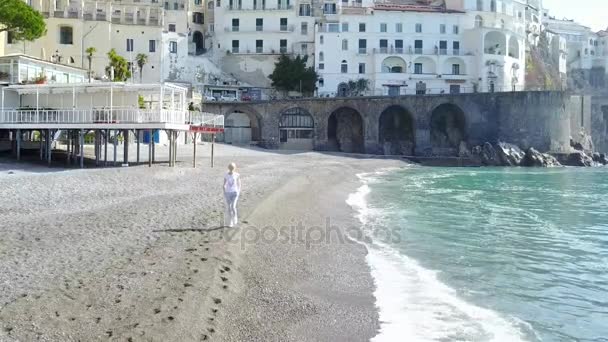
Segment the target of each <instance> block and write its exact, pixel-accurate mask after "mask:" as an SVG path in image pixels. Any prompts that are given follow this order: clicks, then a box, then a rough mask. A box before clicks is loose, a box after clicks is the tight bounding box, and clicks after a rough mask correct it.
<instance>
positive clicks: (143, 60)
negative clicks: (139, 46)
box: [135, 53, 148, 83]
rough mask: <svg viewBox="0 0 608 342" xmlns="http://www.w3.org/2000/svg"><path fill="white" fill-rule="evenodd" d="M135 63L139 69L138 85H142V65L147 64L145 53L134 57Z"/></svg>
mask: <svg viewBox="0 0 608 342" xmlns="http://www.w3.org/2000/svg"><path fill="white" fill-rule="evenodd" d="M135 61H136V62H137V66H138V67H139V83H142V82H141V80H142V77H143V76H144V65H146V63H148V55H146V54H145V53H138V54H137V56H135Z"/></svg>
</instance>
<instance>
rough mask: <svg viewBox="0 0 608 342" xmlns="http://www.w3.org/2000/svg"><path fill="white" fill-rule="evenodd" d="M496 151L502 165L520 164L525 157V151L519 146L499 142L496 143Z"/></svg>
mask: <svg viewBox="0 0 608 342" xmlns="http://www.w3.org/2000/svg"><path fill="white" fill-rule="evenodd" d="M496 153H497V155H498V158H499V160H500V165H503V166H520V165H521V164H522V161H523V160H524V158H525V157H526V153H525V152H524V151H522V150H521V149H520V148H519V146H516V145H513V144H509V143H505V142H499V143H498V144H496Z"/></svg>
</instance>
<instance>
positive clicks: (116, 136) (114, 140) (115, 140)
mask: <svg viewBox="0 0 608 342" xmlns="http://www.w3.org/2000/svg"><path fill="white" fill-rule="evenodd" d="M113 132H114V134H113V136H114V137H113V141H112V143H113V145H114V166H116V153H117V149H118V148H117V145H118V131H117V130H114V131H113Z"/></svg>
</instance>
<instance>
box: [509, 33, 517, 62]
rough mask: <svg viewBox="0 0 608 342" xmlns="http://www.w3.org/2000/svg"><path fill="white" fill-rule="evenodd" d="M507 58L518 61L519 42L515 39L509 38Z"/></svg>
mask: <svg viewBox="0 0 608 342" xmlns="http://www.w3.org/2000/svg"><path fill="white" fill-rule="evenodd" d="M509 57H512V58H517V59H519V42H518V41H517V38H515V37H511V38H509Z"/></svg>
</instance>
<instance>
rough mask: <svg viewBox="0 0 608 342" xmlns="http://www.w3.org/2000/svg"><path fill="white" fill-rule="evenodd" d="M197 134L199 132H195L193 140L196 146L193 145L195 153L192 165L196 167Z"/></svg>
mask: <svg viewBox="0 0 608 342" xmlns="http://www.w3.org/2000/svg"><path fill="white" fill-rule="evenodd" d="M196 136H197V133H196V132H194V140H193V141H192V143H193V144H194V146H192V148H193V149H194V155H193V157H192V167H193V168H195V169H196V145H197V143H196V142H197V141H196Z"/></svg>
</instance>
